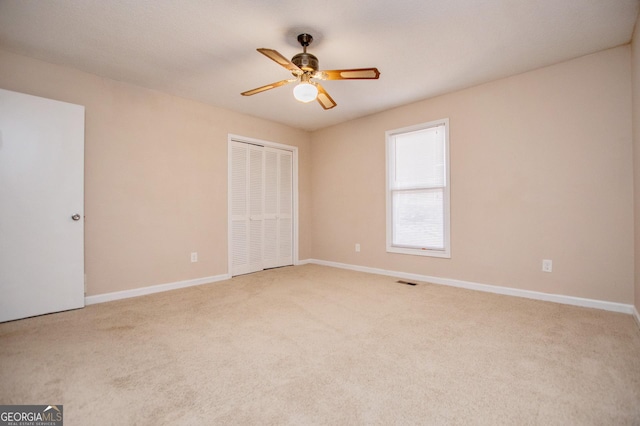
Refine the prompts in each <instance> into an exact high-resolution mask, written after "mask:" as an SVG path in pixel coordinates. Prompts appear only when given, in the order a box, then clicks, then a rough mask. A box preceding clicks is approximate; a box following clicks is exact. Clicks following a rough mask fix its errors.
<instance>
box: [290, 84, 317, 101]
mask: <svg viewBox="0 0 640 426" xmlns="http://www.w3.org/2000/svg"><path fill="white" fill-rule="evenodd" d="M293 97H294V98H296V99H297V100H299V101H300V102H304V103H307V102H311V101H313V100H315V99H316V98H317V97H318V88H317V87H316V86H315V85H313V84H311V83H307V82H302V83H300V84H298V85H297V86H296V87H294V88H293Z"/></svg>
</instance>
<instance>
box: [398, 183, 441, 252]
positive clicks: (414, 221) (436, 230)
mask: <svg viewBox="0 0 640 426" xmlns="http://www.w3.org/2000/svg"><path fill="white" fill-rule="evenodd" d="M392 204H393V211H392V215H393V245H394V246H401V247H413V248H427V249H436V250H443V249H444V189H443V188H437V189H423V190H413V191H410V190H405V191H393V192H392Z"/></svg>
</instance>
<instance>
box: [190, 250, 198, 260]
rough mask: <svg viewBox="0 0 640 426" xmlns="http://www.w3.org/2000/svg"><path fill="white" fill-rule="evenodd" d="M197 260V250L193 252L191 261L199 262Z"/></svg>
mask: <svg viewBox="0 0 640 426" xmlns="http://www.w3.org/2000/svg"><path fill="white" fill-rule="evenodd" d="M197 261H198V253H197V252H193V253H191V262H197Z"/></svg>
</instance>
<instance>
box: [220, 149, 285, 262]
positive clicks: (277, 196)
mask: <svg viewBox="0 0 640 426" xmlns="http://www.w3.org/2000/svg"><path fill="white" fill-rule="evenodd" d="M231 168H232V170H231V191H232V194H231V246H232V247H231V253H230V255H231V259H232V260H231V275H241V274H247V273H250V272H255V271H260V270H262V269H266V268H274V267H278V266H285V265H291V264H293V216H292V211H293V196H292V195H293V194H292V190H293V186H292V182H293V175H292V173H293V156H292V153H291V152H289V151H285V150H280V149H275V148H268V147H262V146H257V145H252V144H247V143H241V142H232V144H231Z"/></svg>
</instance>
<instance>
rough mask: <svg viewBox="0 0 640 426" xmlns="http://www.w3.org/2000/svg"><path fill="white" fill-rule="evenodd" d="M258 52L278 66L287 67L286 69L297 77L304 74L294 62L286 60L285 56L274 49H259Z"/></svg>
mask: <svg viewBox="0 0 640 426" xmlns="http://www.w3.org/2000/svg"><path fill="white" fill-rule="evenodd" d="M258 52H260V53H262V54H263V55H264V56H266V57H267V58H269V59H271V60H272V61H274V62H276V63H277V64H278V65H280V66H283V67H285V68H286V69H288V70H289V71H291V72H292V73H295V74H296V75H299V74H302V72H303V71H302V70H301V69H300V68H298V66H297V65H296V64H294V63H293V62H291V61H290V60H288V59H287V58H285V57H284V56H282V55H281V54H280V53H278V52H277V51H275V50H273V49H258Z"/></svg>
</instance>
